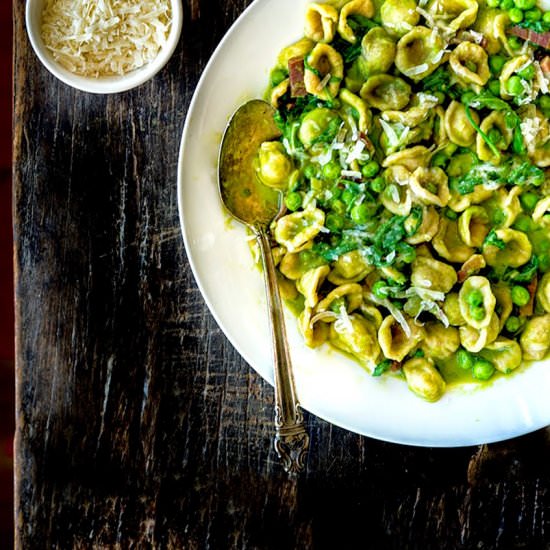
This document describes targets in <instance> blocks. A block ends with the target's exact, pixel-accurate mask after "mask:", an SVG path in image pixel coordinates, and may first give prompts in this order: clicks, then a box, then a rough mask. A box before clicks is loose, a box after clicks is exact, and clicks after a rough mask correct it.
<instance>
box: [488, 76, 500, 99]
mask: <svg viewBox="0 0 550 550" xmlns="http://www.w3.org/2000/svg"><path fill="white" fill-rule="evenodd" d="M487 89H488V90H489V91H490V92H491V93H492V94H493V95H494V96H497V97H498V96H500V82H499V81H498V80H489V82H488V83H487Z"/></svg>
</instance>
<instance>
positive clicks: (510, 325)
mask: <svg viewBox="0 0 550 550" xmlns="http://www.w3.org/2000/svg"><path fill="white" fill-rule="evenodd" d="M504 326H505V328H506V330H507V331H508V332H516V331H518V330H519V327H521V321H520V320H519V318H518V317H514V316H513V315H512V316H510V317H508V319H506V324H505V325H504Z"/></svg>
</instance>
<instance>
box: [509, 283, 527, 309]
mask: <svg viewBox="0 0 550 550" xmlns="http://www.w3.org/2000/svg"><path fill="white" fill-rule="evenodd" d="M529 300H531V295H530V294H529V291H528V290H527V289H526V288H525V287H523V286H519V285H515V286H513V287H512V302H514V304H516V306H520V307H522V306H525V305H527V304H528V303H529Z"/></svg>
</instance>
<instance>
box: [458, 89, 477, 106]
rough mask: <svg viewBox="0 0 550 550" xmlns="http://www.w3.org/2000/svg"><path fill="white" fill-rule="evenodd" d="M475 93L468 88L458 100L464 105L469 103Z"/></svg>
mask: <svg viewBox="0 0 550 550" xmlns="http://www.w3.org/2000/svg"><path fill="white" fill-rule="evenodd" d="M475 96H476V93H475V92H472V90H469V91H468V92H464V93H463V94H462V96H461V98H460V101H461V102H462V103H463V104H464V105H469V104H470V103H471V102H472V101H473V100H474V98H475Z"/></svg>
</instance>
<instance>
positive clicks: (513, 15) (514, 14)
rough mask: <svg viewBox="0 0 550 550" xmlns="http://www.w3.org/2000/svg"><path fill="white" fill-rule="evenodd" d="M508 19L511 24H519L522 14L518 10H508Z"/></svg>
mask: <svg viewBox="0 0 550 550" xmlns="http://www.w3.org/2000/svg"><path fill="white" fill-rule="evenodd" d="M508 17H509V18H510V21H511V22H512V23H521V22H522V21H523V12H522V11H521V10H520V9H519V8H512V9H511V10H508Z"/></svg>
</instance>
